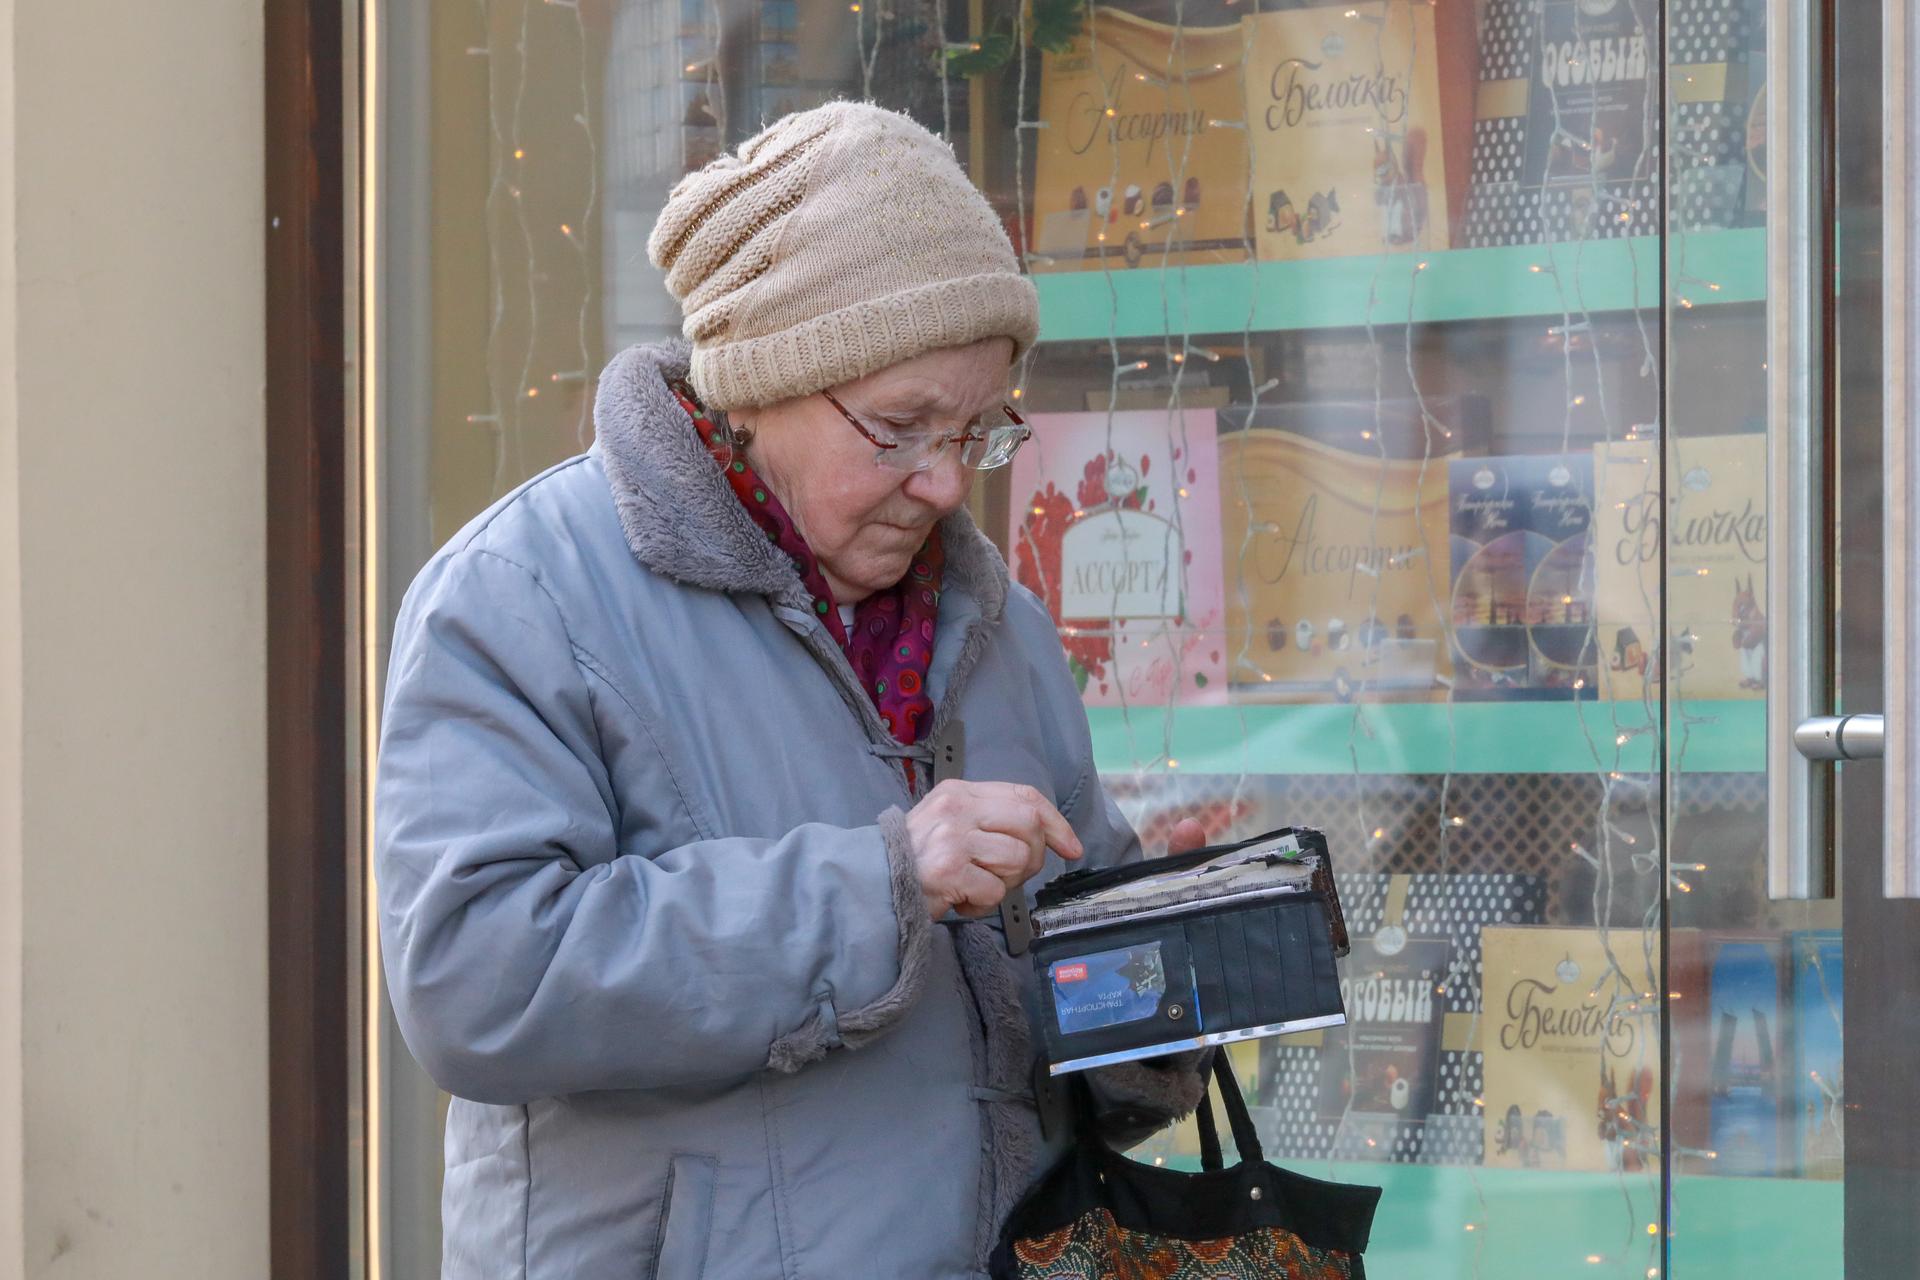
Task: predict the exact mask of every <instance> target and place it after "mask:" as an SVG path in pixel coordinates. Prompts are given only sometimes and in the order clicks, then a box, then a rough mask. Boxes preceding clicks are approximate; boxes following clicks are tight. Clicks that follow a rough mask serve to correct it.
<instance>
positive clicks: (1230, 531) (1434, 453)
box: [1219, 398, 1487, 700]
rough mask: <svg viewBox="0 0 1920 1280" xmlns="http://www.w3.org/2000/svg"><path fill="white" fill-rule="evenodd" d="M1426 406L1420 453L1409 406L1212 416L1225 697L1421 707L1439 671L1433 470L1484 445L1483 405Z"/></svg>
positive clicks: (1445, 663) (1443, 660) (1441, 559)
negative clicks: (1413, 700) (1390, 697)
mask: <svg viewBox="0 0 1920 1280" xmlns="http://www.w3.org/2000/svg"><path fill="white" fill-rule="evenodd" d="M1428 407H1429V410H1430V411H1431V412H1432V414H1433V415H1434V416H1433V419H1432V425H1430V426H1428V427H1427V428H1426V430H1425V432H1424V435H1425V436H1426V437H1427V440H1426V443H1425V444H1423V443H1422V436H1423V432H1422V429H1421V422H1422V418H1421V415H1420V409H1419V406H1417V405H1414V404H1411V403H1402V402H1393V401H1390V402H1387V403H1386V404H1384V405H1382V406H1379V408H1378V409H1376V407H1375V406H1374V405H1372V404H1358V403H1356V404H1325V403H1322V404H1297V405H1275V406H1270V407H1269V406H1263V407H1261V408H1260V409H1259V410H1258V411H1257V413H1256V414H1254V415H1251V416H1252V417H1253V421H1252V423H1251V425H1245V424H1247V422H1248V418H1249V416H1250V415H1249V414H1248V411H1247V410H1246V409H1244V408H1243V409H1240V410H1238V411H1235V410H1225V411H1223V412H1222V413H1221V415H1220V418H1221V427H1222V430H1221V435H1220V446H1219V447H1220V476H1221V490H1220V513H1221V516H1220V519H1221V526H1222V545H1223V547H1224V548H1225V552H1226V565H1225V578H1226V596H1227V655H1226V656H1227V680H1228V685H1229V689H1230V690H1231V691H1232V693H1233V695H1234V696H1235V697H1238V698H1241V699H1246V700H1264V699H1280V700H1286V699H1290V698H1312V699H1323V698H1326V697H1328V696H1330V695H1331V696H1333V697H1338V698H1343V699H1344V698H1348V697H1352V696H1355V695H1356V694H1358V693H1360V692H1362V691H1363V690H1364V691H1365V692H1367V693H1373V692H1376V691H1400V692H1419V693H1423V694H1425V693H1430V692H1432V691H1434V690H1435V689H1436V688H1437V686H1438V677H1442V676H1446V675H1447V674H1448V673H1449V671H1450V669H1451V662H1450V658H1449V654H1448V642H1447V621H1448V617H1449V614H1448V610H1447V599H1448V589H1449V583H1448V574H1449V563H1448V545H1449V543H1448V530H1447V522H1448V514H1449V508H1448V501H1447V465H1448V460H1449V459H1450V458H1451V457H1454V456H1457V455H1458V454H1459V453H1460V452H1461V451H1462V450H1463V449H1465V448H1467V447H1469V446H1470V445H1472V443H1473V442H1474V441H1476V440H1477V439H1479V438H1481V437H1482V436H1483V435H1484V431H1485V419H1486V411H1487V406H1486V403H1485V402H1484V401H1481V400H1478V399H1472V398H1469V399H1465V400H1459V401H1454V400H1446V399H1436V400H1433V401H1429V406H1428ZM1340 445H1344V446H1346V447H1344V448H1342V447H1337V446H1340ZM1376 506H1377V509H1376ZM1249 530H1251V537H1249Z"/></svg>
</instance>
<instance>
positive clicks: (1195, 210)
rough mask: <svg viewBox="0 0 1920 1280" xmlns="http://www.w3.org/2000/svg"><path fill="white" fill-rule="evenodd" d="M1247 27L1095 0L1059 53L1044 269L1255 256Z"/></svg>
mask: <svg viewBox="0 0 1920 1280" xmlns="http://www.w3.org/2000/svg"><path fill="white" fill-rule="evenodd" d="M1244 39H1245V37H1244V34H1243V31H1242V27H1241V24H1239V23H1234V24H1233V25H1231V26H1226V27H1185V28H1181V29H1179V30H1176V29H1175V28H1174V27H1171V26H1166V25H1163V24H1161V23H1157V22H1148V21H1147V20H1145V19H1143V18H1136V17H1134V16H1133V15H1131V14H1128V13H1123V12H1121V11H1119V10H1117V9H1106V8H1095V9H1094V10H1093V11H1092V17H1091V19H1090V21H1089V22H1088V24H1087V30H1086V31H1084V32H1082V34H1081V36H1080V38H1079V39H1078V40H1076V41H1075V42H1074V45H1073V48H1072V49H1070V50H1069V51H1068V52H1066V53H1063V54H1052V53H1050V54H1047V55H1045V60H1044V62H1043V63H1042V64H1041V73H1040V120H1041V121H1042V122H1043V123H1044V125H1045V127H1044V128H1042V129H1040V130H1038V131H1037V132H1036V133H1035V135H1034V136H1035V138H1036V140H1037V141H1036V147H1037V151H1038V154H1037V157H1036V160H1035V164H1036V177H1035V181H1034V198H1033V214H1032V217H1033V228H1032V240H1031V243H1032V247H1033V253H1034V258H1033V261H1032V269H1033V270H1034V271H1074V270H1089V269H1090V270H1099V269H1101V268H1102V267H1103V266H1104V267H1107V268H1112V269H1122V268H1125V267H1138V266H1145V267H1157V266H1162V265H1167V264H1172V265H1186V264H1192V263H1203V262H1244V261H1245V260H1246V258H1247V130H1246V129H1245V128H1244V127H1241V126H1242V125H1243V123H1244V117H1245V115H1246V111H1245V103H1244V98H1243V97H1242V94H1241V83H1240V78H1241V77H1240V73H1241V53H1242V49H1243V46H1244Z"/></svg>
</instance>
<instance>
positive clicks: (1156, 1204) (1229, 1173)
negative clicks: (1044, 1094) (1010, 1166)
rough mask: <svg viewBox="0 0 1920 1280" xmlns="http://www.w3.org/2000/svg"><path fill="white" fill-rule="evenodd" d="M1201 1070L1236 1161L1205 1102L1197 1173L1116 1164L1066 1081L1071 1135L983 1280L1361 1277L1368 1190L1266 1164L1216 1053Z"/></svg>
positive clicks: (1119, 1159)
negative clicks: (1225, 1153)
mask: <svg viewBox="0 0 1920 1280" xmlns="http://www.w3.org/2000/svg"><path fill="white" fill-rule="evenodd" d="M1213 1064H1214V1066H1213V1069H1214V1076H1215V1078H1216V1079H1217V1081H1218V1082H1219V1086H1220V1096H1221V1101H1222V1102H1223V1104H1224V1105H1225V1106H1226V1109H1227V1120H1228V1122H1229V1123H1230V1124H1231V1125H1232V1126H1233V1141H1234V1145H1235V1146H1236V1147H1238V1148H1239V1152H1240V1163H1239V1164H1237V1165H1235V1166H1233V1167H1232V1168H1231V1169H1228V1168H1224V1167H1223V1161H1222V1159H1221V1154H1220V1136H1219V1133H1218V1131H1217V1130H1216V1129H1215V1127H1214V1119H1213V1109H1212V1107H1211V1106H1210V1105H1209V1104H1208V1103H1207V1102H1206V1101H1205V1100H1202V1101H1201V1103H1200V1110H1199V1112H1198V1114H1197V1115H1196V1116H1195V1119H1196V1121H1197V1122H1198V1126H1199V1130H1200V1164H1201V1170H1202V1171H1201V1172H1199V1173H1183V1172H1180V1171H1178V1170H1175V1169H1164V1168H1156V1167H1154V1166H1151V1165H1144V1164H1140V1163H1138V1162H1136V1161H1133V1160H1129V1159H1127V1158H1126V1157H1125V1156H1123V1155H1120V1154H1118V1153H1117V1152H1115V1151H1113V1150H1111V1149H1110V1148H1108V1147H1107V1146H1106V1145H1105V1144H1104V1143H1102V1142H1101V1141H1100V1140H1099V1139H1098V1138H1097V1137H1094V1136H1093V1131H1092V1129H1091V1127H1090V1125H1089V1122H1088V1117H1087V1114H1086V1113H1087V1111H1088V1107H1087V1105H1086V1104H1085V1101H1084V1100H1085V1089H1084V1087H1082V1086H1080V1085H1079V1083H1078V1081H1076V1082H1075V1086H1074V1087H1075V1092H1076V1093H1077V1094H1078V1095H1080V1097H1081V1098H1082V1106H1081V1107H1080V1108H1079V1111H1080V1115H1081V1119H1080V1128H1079V1135H1080V1136H1079V1140H1078V1141H1077V1142H1076V1143H1075V1144H1074V1146H1073V1149H1072V1150H1071V1151H1069V1152H1068V1153H1067V1155H1066V1156H1065V1157H1064V1158H1063V1159H1062V1160H1061V1161H1060V1163H1059V1164H1057V1165H1055V1166H1054V1167H1053V1169H1052V1170H1051V1171H1050V1172H1049V1173H1048V1174H1047V1176H1046V1177H1045V1178H1043V1179H1042V1180H1041V1181H1040V1184H1039V1185H1038V1186H1037V1187H1035V1188H1034V1189H1033V1190H1032V1191H1031V1192H1029V1193H1028V1195H1027V1197H1026V1199H1024V1200H1022V1201H1021V1202H1020V1204H1019V1205H1018V1206H1016V1207H1015V1209H1014V1211H1013V1214H1012V1216H1011V1217H1009V1218H1008V1220H1007V1226H1006V1230H1005V1232H1004V1234H1003V1235H1002V1237H1001V1240H1000V1245H999V1247H998V1248H997V1249H995V1250H994V1253H993V1259H992V1264H991V1268H990V1270H991V1274H992V1276H993V1280H1365V1276H1366V1267H1365V1265H1364V1264H1363V1263H1362V1262H1361V1260H1360V1255H1361V1253H1362V1252H1364V1251H1365V1249H1366V1247H1367V1233H1368V1232H1369V1231H1370V1230H1371V1229H1372V1226H1373V1211H1374V1207H1375V1206H1376V1205H1377V1204H1378V1203H1379V1201H1380V1188H1378V1187H1356V1186H1347V1185H1345V1184H1343V1183H1338V1182H1322V1181H1320V1180H1319V1179H1317V1178H1308V1177H1303V1176H1302V1175H1300V1174H1297V1173H1289V1172H1288V1171H1287V1170H1285V1169H1281V1168H1279V1167H1277V1166H1275V1165H1271V1164H1268V1163H1267V1162H1266V1161H1265V1160H1264V1159H1262V1158H1261V1154H1260V1141H1259V1138H1258V1137H1257V1136H1256V1135H1255V1133H1254V1129H1253V1118H1252V1117H1251V1116H1250V1115H1248V1114H1247V1103H1246V1099H1245V1098H1244V1097H1242V1096H1241V1093H1240V1086H1239V1084H1238V1083H1237V1082H1236V1081H1235V1080H1234V1077H1233V1068H1232V1067H1231V1066H1230V1065H1229V1064H1228V1062H1227V1055H1226V1053H1225V1052H1224V1051H1221V1052H1217V1053H1215V1054H1214V1055H1213Z"/></svg>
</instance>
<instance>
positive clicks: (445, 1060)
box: [375, 549, 932, 1103]
mask: <svg viewBox="0 0 1920 1280" xmlns="http://www.w3.org/2000/svg"><path fill="white" fill-rule="evenodd" d="M583 662H585V663H591V658H590V655H586V654H584V653H580V652H577V651H576V650H575V648H574V646H573V643H572V641H571V639H570V638H569V636H568V633H567V630H566V626H565V622H564V619H563V616H562V614H561V612H560V610H559V608H558V606H557V605H556V603H555V602H554V600H553V599H552V598H551V597H550V596H549V595H548V594H547V592H546V589H545V587H544V586H543V585H542V583H541V582H540V581H539V579H538V578H537V577H536V576H535V574H534V573H533V572H532V571H530V570H529V569H527V568H525V567H523V566H521V565H519V564H517V563H514V562H512V561H510V560H507V559H503V558H502V557H500V556H498V555H496V554H493V553H492V552H489V551H485V550H475V549H468V550H463V551H459V552H455V553H452V554H450V555H448V556H446V557H444V558H442V559H441V560H438V561H436V562H435V563H434V564H433V565H431V566H429V568H428V570H427V571H426V572H425V573H423V574H422V576H421V579H420V580H419V581H418V582H417V583H416V584H415V586H414V588H413V590H412V591H411V592H409V597H408V601H407V604H406V607H405V608H404V609H403V611H402V615H401V620H400V624H399V626H398V628H397V629H396V636H395V645H394V655H393V660H392V664H391V673H390V677H389V688H388V694H387V706H386V715H385V722H384V724H383V726H382V734H381V755H380V762H379V773H378V781H377V787H376V797H375V830H376V839H375V851H376V869H377V874H378V877H379V905H380V929H381V940H382V943H383V945H384V949H385V962H386V969H387V981H388V986H389V989H390V991H391V993H392V997H393V1004H394V1011H395V1013H396V1015H397V1017H398V1019H399V1023H400V1028H401V1031H402V1032H403V1034H404V1036H405V1039H406V1042H407V1045H408V1047H409V1048H410V1049H411V1050H412V1051H413V1053H414V1055H415V1057H417V1058H418V1059H419V1060H420V1062H421V1064H422V1065H423V1066H424V1067H425V1068H426V1069H427V1071H428V1073H429V1074H431V1075H432V1076H433V1078H434V1079H435V1081H436V1082H438V1083H439V1084H440V1086H441V1087H442V1088H444V1089H446V1090H447V1091H449V1092H450V1093H454V1094H457V1095H459V1096H461V1097H464V1098H469V1099H472V1100H474V1101H479V1102H493V1103H514V1102H524V1101H529V1100H532V1099H535V1098H541V1097H550V1096H555V1095H560V1094H567V1093H575V1092H582V1091H587V1090H599V1089H644V1088H657V1087H663V1086H672V1085H679V1084H689V1083H694V1082H698V1081H701V1080H709V1079H714V1078H719V1077H727V1076H738V1075H744V1074H749V1073H752V1072H754V1071H757V1070H759V1069H761V1068H763V1067H767V1066H773V1067H775V1068H780V1069H787V1070H794V1069H797V1068H798V1067H799V1066H801V1065H803V1064H804V1063H805V1062H808V1061H811V1060H813V1059H814V1058H817V1057H819V1056H820V1055H822V1054H824V1053H825V1052H827V1051H828V1050H830V1049H833V1048H837V1047H840V1046H842V1045H846V1046H853V1047H857V1046H858V1045H859V1044H861V1043H864V1042H865V1041H867V1040H870V1039H872V1038H873V1037H875V1036H877V1035H879V1034H880V1033H881V1032H882V1031H884V1030H885V1029H886V1028H887V1027H888V1026H889V1025H890V1024H891V1023H892V1022H893V1021H895V1020H896V1019H897V1018H898V1017H900V1016H901V1014H902V1013H904V1011H905V1010H906V1009H907V1008H908V1007H909V1006H910V1005H911V1004H912V1002H913V1000H914V998H915V996H916V995H917V993H918V990H919V988H920V986H921V985H922V983H923V982H924V978H925V974H926V970H927V968H928V953H929V945H930V944H929V938H930V936H931V931H932V925H931V921H930V920H929V918H928V914H927V911H926V908H925V905H924V902H923V900H922V898H921V895H920V891H919V882H918V878H917V876H916V875H915V872H914V868H913V865H912V861H911V851H910V849H909V848H908V845H907V841H906V832H905V824H904V818H903V817H902V815H900V813H899V811H898V810H892V811H889V813H888V814H886V815H882V816H881V818H880V820H879V821H878V822H877V823H876V824H875V825H873V826H868V827H861V828H856V829H846V828H839V827H831V826H822V825H808V826H802V827H799V828H796V829H795V830H793V831H790V832H788V833H786V834H785V835H783V836H780V837H778V838H774V839H745V838H716V839H702V840H698V841H696V842H694V843H691V844H683V845H680V846H679V847H666V848H627V849H623V848H619V847H618V837H617V828H616V824H615V817H614V814H615V801H614V796H613V789H612V785H611V782H610V780H609V776H608V770H607V768H606V765H605V763H604V761H603V760H602V759H601V755H600V750H599V738H598V733H597V730H596V726H595V718H594V713H593V708H592V705H591V695H590V693H589V686H588V682H587V679H586V676H585V675H584V674H583V671H582V663H583ZM696 821H697V819H696Z"/></svg>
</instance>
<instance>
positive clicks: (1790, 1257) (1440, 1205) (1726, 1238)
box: [1168, 1159, 1844, 1280]
mask: <svg viewBox="0 0 1920 1280" xmlns="http://www.w3.org/2000/svg"><path fill="white" fill-rule="evenodd" d="M1168 1163H1169V1164H1170V1165H1172V1166H1174V1167H1178V1168H1193V1167H1197V1165H1198V1163H1199V1162H1198V1161H1197V1160H1186V1159H1175V1160H1171V1161H1169V1162H1168ZM1281 1163H1282V1164H1283V1165H1286V1166H1287V1167H1289V1168H1291V1169H1293V1170H1294V1171H1295V1172H1296V1173H1304V1174H1307V1175H1309V1176H1311V1177H1316V1178H1332V1179H1334V1180H1336V1181H1339V1182H1349V1183H1359V1184H1361V1185H1364V1186H1375V1187H1381V1188H1383V1189H1384V1194H1383V1195H1382V1196H1381V1197H1380V1208H1379V1210H1378V1212H1377V1214H1376V1216H1375V1218H1374V1223H1373V1235H1372V1239H1371V1240H1370V1241H1369V1242H1368V1245H1367V1254H1366V1262H1367V1274H1368V1275H1369V1276H1378V1277H1380V1278H1381V1280H1412V1278H1413V1277H1434V1278H1435V1280H1466V1278H1467V1277H1470V1276H1485V1277H1488V1278H1489V1280H1494V1278H1503V1277H1509V1276H1553V1277H1562V1276H1574V1277H1580V1280H1589V1278H1597V1277H1605V1280H1620V1278H1621V1277H1631V1278H1632V1280H1639V1277H1642V1276H1645V1275H1647V1274H1648V1268H1650V1267H1654V1266H1657V1265H1659V1262H1658V1257H1657V1255H1655V1254H1654V1247H1655V1244H1656V1242H1655V1241H1653V1240H1652V1239H1651V1238H1650V1237H1649V1236H1648V1235H1647V1234H1646V1224H1648V1223H1651V1222H1655V1221H1656V1220H1657V1219H1658V1217H1659V1201H1658V1196H1657V1194H1656V1193H1657V1189H1658V1184H1657V1183H1656V1182H1654V1181H1653V1180H1652V1178H1651V1177H1650V1175H1648V1174H1644V1173H1640V1174H1631V1173H1629V1174H1618V1173H1568V1172H1555V1171H1551V1170H1531V1169H1528V1170H1522V1169H1482V1168H1470V1167H1453V1166H1437V1165H1403V1164H1346V1163H1342V1164H1334V1165H1329V1164H1327V1163H1326V1162H1325V1161H1316V1162H1312V1163H1302V1162H1297V1161H1282V1162H1281ZM1843 1193H1844V1188H1843V1185H1842V1184H1841V1183H1839V1182H1809V1181H1804V1180H1802V1179H1799V1178H1704V1177H1689V1176H1684V1175H1683V1176H1680V1177H1677V1178H1675V1179H1674V1188H1673V1238H1672V1241H1671V1247H1672V1250H1673V1259H1672V1263H1673V1265H1672V1274H1673V1275H1674V1276H1675V1277H1677V1278H1680V1280H1749V1278H1750V1277H1754V1276H1829V1275H1837V1274H1838V1269H1839V1257H1840V1248H1841V1240H1840V1232H1841V1222H1842V1217H1843V1214H1842V1196H1843ZM1469 1223H1471V1224H1473V1228H1474V1229H1473V1230H1471V1231H1469V1230H1467V1224H1469Z"/></svg>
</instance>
